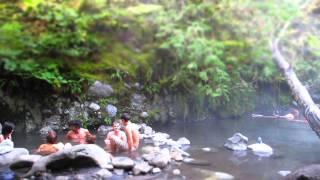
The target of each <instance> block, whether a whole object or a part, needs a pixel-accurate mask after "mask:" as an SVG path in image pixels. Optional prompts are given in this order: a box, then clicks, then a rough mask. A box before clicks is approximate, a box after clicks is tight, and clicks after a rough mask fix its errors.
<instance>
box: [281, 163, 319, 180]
mask: <svg viewBox="0 0 320 180" xmlns="http://www.w3.org/2000/svg"><path fill="white" fill-rule="evenodd" d="M285 180H320V164H312V165H309V166H305V167H302V168H300V169H297V170H295V171H294V172H292V173H290V174H288V175H287V176H286V177H285Z"/></svg>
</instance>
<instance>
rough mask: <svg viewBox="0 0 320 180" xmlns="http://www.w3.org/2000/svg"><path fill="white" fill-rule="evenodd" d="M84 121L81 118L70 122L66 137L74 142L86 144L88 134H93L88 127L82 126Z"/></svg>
mask: <svg viewBox="0 0 320 180" xmlns="http://www.w3.org/2000/svg"><path fill="white" fill-rule="evenodd" d="M81 126H82V123H81V121H79V120H73V121H70V122H69V128H70V130H69V132H68V133H67V135H66V138H67V139H68V140H70V141H72V142H74V143H80V144H85V143H86V138H87V136H92V134H91V133H90V132H89V130H88V129H85V128H82V127H81Z"/></svg>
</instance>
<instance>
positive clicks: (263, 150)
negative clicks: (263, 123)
mask: <svg viewBox="0 0 320 180" xmlns="http://www.w3.org/2000/svg"><path fill="white" fill-rule="evenodd" d="M248 149H250V150H252V151H253V152H254V154H256V155H258V156H263V157H268V156H271V155H272V154H273V149H272V148H271V147H270V146H269V145H267V144H265V143H263V142H262V140H261V138H260V137H259V138H258V143H255V144H251V145H249V146H248Z"/></svg>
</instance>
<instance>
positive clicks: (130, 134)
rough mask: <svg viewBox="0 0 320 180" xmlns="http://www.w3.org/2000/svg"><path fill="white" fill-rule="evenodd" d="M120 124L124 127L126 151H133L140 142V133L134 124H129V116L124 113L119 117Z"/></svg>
mask: <svg viewBox="0 0 320 180" xmlns="http://www.w3.org/2000/svg"><path fill="white" fill-rule="evenodd" d="M121 120H122V124H123V126H124V132H125V133H126V136H127V142H128V150H129V151H135V150H137V149H138V147H139V141H140V133H139V130H138V128H137V126H135V124H133V123H131V121H130V115H129V114H128V113H124V114H123V115H122V116H121Z"/></svg>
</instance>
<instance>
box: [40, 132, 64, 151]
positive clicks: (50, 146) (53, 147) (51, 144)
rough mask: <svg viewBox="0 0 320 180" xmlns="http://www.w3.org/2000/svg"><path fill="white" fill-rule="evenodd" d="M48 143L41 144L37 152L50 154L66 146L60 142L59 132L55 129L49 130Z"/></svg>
mask: <svg viewBox="0 0 320 180" xmlns="http://www.w3.org/2000/svg"><path fill="white" fill-rule="evenodd" d="M46 139H47V143H45V144H41V145H40V146H39V148H38V149H37V151H36V153H38V154H41V155H49V154H52V153H55V152H58V151H60V150H62V149H63V148H64V144H63V143H61V142H58V136H57V133H56V132H55V131H53V130H51V131H49V132H48V134H47V137H46Z"/></svg>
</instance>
